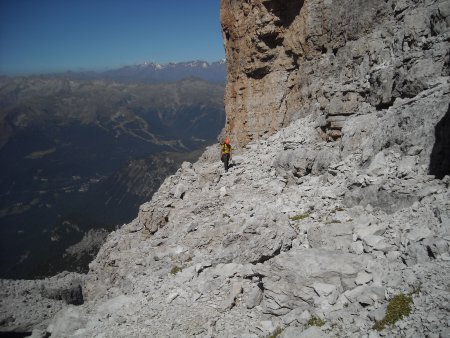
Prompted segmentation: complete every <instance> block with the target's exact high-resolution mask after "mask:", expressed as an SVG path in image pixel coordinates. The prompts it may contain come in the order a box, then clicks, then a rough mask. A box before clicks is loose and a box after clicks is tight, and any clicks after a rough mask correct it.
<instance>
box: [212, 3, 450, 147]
mask: <svg viewBox="0 0 450 338" xmlns="http://www.w3.org/2000/svg"><path fill="white" fill-rule="evenodd" d="M448 7H449V6H448V2H447V1H413V0H410V1H408V0H405V1H392V0H390V1H376V0H368V1H351V0H344V1H334V0H306V1H302V0H290V1H281V0H251V1H230V0H223V1H222V2H221V19H222V28H223V36H224V42H225V49H226V54H227V71H228V75H227V76H228V79H227V88H226V94H225V103H226V113H227V123H226V132H227V133H230V134H232V135H233V136H234V138H235V141H236V143H237V144H238V145H239V146H243V145H245V144H246V143H248V142H249V141H250V140H253V139H259V138H265V137H267V136H268V135H270V134H273V133H274V132H275V131H276V130H278V129H279V128H280V127H283V126H286V125H287V124H289V123H290V122H291V121H293V120H295V119H297V118H299V117H302V116H306V115H308V114H311V113H314V112H320V113H321V114H322V115H323V117H324V119H323V120H322V124H323V125H322V126H321V127H322V129H323V131H324V138H328V139H332V140H335V139H338V138H340V137H341V136H342V128H343V126H344V125H345V120H346V117H347V116H349V115H352V114H355V113H357V112H359V111H360V110H361V109H362V108H363V107H364V108H368V109H370V112H377V111H383V110H385V109H387V108H389V107H390V106H391V105H392V104H393V102H394V101H395V99H397V98H411V97H414V96H416V95H417V94H419V93H420V92H421V91H423V90H426V89H429V88H431V87H433V86H435V85H436V83H439V82H440V81H441V77H442V76H446V75H448V72H449V67H448V42H446V36H448V29H449V21H450V18H449V13H450V10H449V8H448Z"/></svg>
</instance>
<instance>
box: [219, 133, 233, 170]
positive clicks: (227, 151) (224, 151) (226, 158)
mask: <svg viewBox="0 0 450 338" xmlns="http://www.w3.org/2000/svg"><path fill="white" fill-rule="evenodd" d="M220 160H221V161H222V162H223V164H224V166H225V172H228V168H229V163H230V160H231V145H230V139H229V138H228V137H227V138H226V139H225V142H224V143H222V144H221V149H220Z"/></svg>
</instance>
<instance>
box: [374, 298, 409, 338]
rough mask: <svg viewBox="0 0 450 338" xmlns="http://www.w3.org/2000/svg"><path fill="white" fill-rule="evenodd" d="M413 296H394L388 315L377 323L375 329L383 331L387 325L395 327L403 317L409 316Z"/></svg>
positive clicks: (387, 310) (389, 305) (387, 311)
mask: <svg viewBox="0 0 450 338" xmlns="http://www.w3.org/2000/svg"><path fill="white" fill-rule="evenodd" d="M411 302H412V296H411V295H405V294H399V295H397V296H394V297H393V298H392V299H391V300H390V301H389V304H388V306H387V309H386V315H385V316H384V318H383V319H382V320H380V321H377V322H375V325H374V326H373V328H374V329H375V330H377V331H381V330H383V329H384V328H385V327H386V326H387V325H394V324H395V323H396V322H397V321H398V320H400V319H402V318H403V317H407V316H409V314H410V313H411Z"/></svg>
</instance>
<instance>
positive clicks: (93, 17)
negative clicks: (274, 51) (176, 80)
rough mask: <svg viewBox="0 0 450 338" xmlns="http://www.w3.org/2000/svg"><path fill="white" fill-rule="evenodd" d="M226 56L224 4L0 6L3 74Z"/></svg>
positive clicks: (53, 1) (139, 1) (27, 2)
mask: <svg viewBox="0 0 450 338" xmlns="http://www.w3.org/2000/svg"><path fill="white" fill-rule="evenodd" d="M224 57H225V53H224V49H223V42H222V35H221V29H220V15H219V1H218V0H216V1H211V0H196V1H195V2H184V1H181V0H173V1H170V2H157V1H144V0H136V1H133V2H124V1H119V0H112V1H105V0H97V1H87V0H81V1H64V2H61V1H57V0H44V1H40V2H33V1H31V0H21V1H15V2H6V1H3V2H0V75H4V76H25V75H40V74H49V73H50V74H51V73H64V72H67V71H74V72H79V71H107V70H110V69H115V68H120V67H124V66H129V65H134V64H141V63H144V62H156V63H161V64H167V63H170V62H186V61H193V60H202V61H207V62H209V63H211V62H215V61H219V60H221V59H223V58H224Z"/></svg>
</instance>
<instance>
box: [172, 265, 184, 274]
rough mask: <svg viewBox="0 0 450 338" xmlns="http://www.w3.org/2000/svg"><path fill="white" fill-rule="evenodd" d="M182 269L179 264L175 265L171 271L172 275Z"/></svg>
mask: <svg viewBox="0 0 450 338" xmlns="http://www.w3.org/2000/svg"><path fill="white" fill-rule="evenodd" d="M181 271H183V269H182V268H180V267H179V266H177V265H175V266H173V267H172V269H171V270H170V273H171V274H172V275H176V274H177V273H178V272H181Z"/></svg>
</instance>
